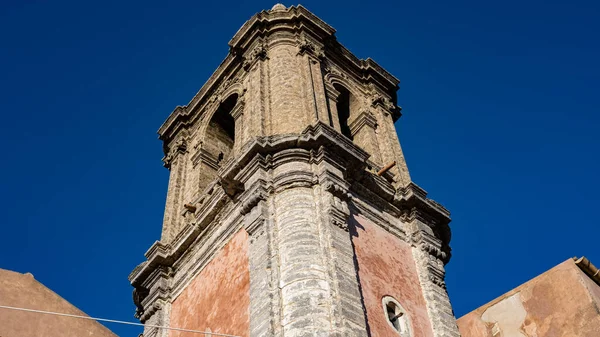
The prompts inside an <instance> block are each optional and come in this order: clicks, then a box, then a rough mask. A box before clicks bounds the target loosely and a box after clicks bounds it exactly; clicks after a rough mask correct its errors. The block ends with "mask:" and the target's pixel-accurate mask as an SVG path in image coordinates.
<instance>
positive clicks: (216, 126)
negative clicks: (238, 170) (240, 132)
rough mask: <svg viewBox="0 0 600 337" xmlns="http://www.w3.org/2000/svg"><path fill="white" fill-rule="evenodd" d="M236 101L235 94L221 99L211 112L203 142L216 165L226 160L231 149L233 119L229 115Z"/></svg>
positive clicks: (233, 129) (233, 128)
mask: <svg viewBox="0 0 600 337" xmlns="http://www.w3.org/2000/svg"><path fill="white" fill-rule="evenodd" d="M236 102H237V95H231V96H229V97H228V98H227V99H226V100H225V101H223V102H222V103H221V105H219V108H218V109H217V111H215V113H214V114H213V116H212V118H211V119H210V122H209V123H208V128H207V129H206V136H205V138H204V144H205V146H206V149H207V150H208V152H209V153H210V154H211V155H212V157H213V159H214V160H215V162H216V164H217V165H219V164H220V163H221V162H223V161H224V160H227V159H228V158H229V155H230V154H231V151H232V150H233V143H234V140H235V121H234V119H233V117H232V116H231V111H232V110H233V108H234V107H235V104H236Z"/></svg>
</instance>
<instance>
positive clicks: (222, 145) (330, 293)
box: [130, 4, 459, 337]
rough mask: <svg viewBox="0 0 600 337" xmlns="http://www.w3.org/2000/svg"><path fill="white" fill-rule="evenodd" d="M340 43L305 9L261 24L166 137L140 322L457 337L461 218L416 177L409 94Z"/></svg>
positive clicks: (250, 25)
mask: <svg viewBox="0 0 600 337" xmlns="http://www.w3.org/2000/svg"><path fill="white" fill-rule="evenodd" d="M334 33H335V30H334V29H333V28H332V27H330V26H329V25H327V24H326V23H325V22H323V21H321V20H320V19H319V18H317V17H316V16H315V15H314V14H312V13H311V12H309V11H308V10H306V9H305V8H304V7H302V6H297V7H294V6H292V7H289V8H287V7H285V6H283V5H281V4H277V5H275V6H274V7H273V8H272V9H271V10H268V11H262V12H260V13H258V14H256V15H254V16H253V17H252V18H251V19H250V20H248V21H247V22H246V23H245V24H244V25H243V26H242V27H241V28H240V30H239V31H238V32H237V34H236V35H235V36H234V37H233V39H232V40H231V41H230V42H229V47H230V52H229V54H228V56H227V57H226V58H225V60H224V61H223V62H222V63H221V65H220V66H219V68H217V70H216V71H215V72H214V74H213V75H212V76H211V77H210V78H209V79H208V81H207V82H206V83H205V84H204V86H203V87H202V88H201V89H200V91H199V92H198V94H196V95H195V96H194V97H193V98H192V100H191V101H190V102H189V103H188V104H187V105H186V106H180V107H177V108H176V109H175V110H174V111H173V112H172V113H171V115H170V116H169V117H168V118H167V120H166V121H165V123H164V124H163V125H162V126H161V127H160V129H159V135H160V139H161V140H162V141H163V148H164V151H165V157H164V159H163V161H164V163H165V166H166V167H167V168H168V169H169V170H170V180H169V187H168V193H167V201H166V207H165V215H164V219H163V230H162V236H161V238H160V241H157V242H156V243H155V244H154V245H152V247H150V249H149V250H148V252H147V253H146V258H147V261H146V262H144V263H142V264H140V265H139V266H138V267H136V269H135V270H134V271H133V272H132V273H131V275H130V281H131V283H132V285H133V286H134V287H135V290H134V302H135V303H136V306H137V308H138V309H137V312H136V315H137V317H138V318H139V319H140V320H141V321H142V322H144V323H146V324H152V325H168V326H171V327H176V328H183V329H193V330H200V331H212V332H217V333H225V334H231V335H237V336H402V337H409V336H415V337H416V336H459V335H458V330H457V328H456V323H455V319H454V315H453V312H452V307H451V305H450V302H449V300H448V296H447V293H446V289H445V283H444V265H445V264H446V263H447V262H448V260H449V258H450V248H449V241H450V231H449V227H448V223H449V221H450V219H449V213H448V211H447V210H446V209H445V208H443V207H442V206H441V205H440V204H438V203H436V202H434V201H432V200H430V199H428V198H427V197H426V192H425V191H423V190H422V189H420V188H419V187H418V186H417V185H415V184H414V183H413V182H412V181H411V179H410V176H409V174H408V169H407V166H406V162H405V160H404V156H403V154H402V149H401V147H400V143H399V141H398V137H397V134H396V131H395V128H394V122H395V121H396V120H397V119H398V118H399V117H400V108H399V107H398V106H397V104H396V91H397V89H398V83H399V81H398V80H397V79H396V78H395V77H394V76H392V75H391V74H389V73H388V72H386V71H385V70H384V69H383V68H381V67H380V66H379V65H378V64H377V63H375V62H374V61H373V60H371V59H367V60H361V59H358V58H356V57H355V56H354V55H352V54H351V53H350V52H349V51H348V50H347V49H346V48H344V47H343V46H342V45H341V44H340V43H339V42H337V40H336V38H335V36H334ZM144 336H146V337H151V336H171V337H173V336H193V334H191V333H185V332H180V331H170V332H169V331H168V330H165V329H157V328H146V330H145V332H144Z"/></svg>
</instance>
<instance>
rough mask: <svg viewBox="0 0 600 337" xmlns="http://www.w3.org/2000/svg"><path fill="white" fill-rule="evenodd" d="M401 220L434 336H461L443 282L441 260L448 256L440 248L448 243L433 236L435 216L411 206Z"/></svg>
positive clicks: (442, 263) (445, 259)
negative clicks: (411, 247) (408, 232)
mask: <svg viewBox="0 0 600 337" xmlns="http://www.w3.org/2000/svg"><path fill="white" fill-rule="evenodd" d="M403 220H404V221H407V222H408V228H409V230H410V231H411V238H412V245H413V256H414V258H415V262H416V264H417V273H418V276H419V280H420V281H421V286H422V288H423V295H424V298H425V303H426V306H427V313H428V314H429V318H430V320H431V324H432V328H433V333H434V336H435V337H460V333H459V331H458V327H457V325H456V318H455V317H454V312H453V310H452V305H451V304H450V299H449V297H448V292H447V291H446V283H445V281H444V278H445V274H446V272H445V270H444V264H445V263H444V261H447V259H448V258H449V256H448V254H447V253H446V252H444V250H443V248H442V247H443V246H444V245H447V243H444V242H443V241H442V240H441V239H440V238H439V237H437V236H436V232H435V228H436V223H435V219H434V218H433V217H432V216H431V215H429V214H427V213H425V212H423V211H421V210H420V209H418V208H416V207H414V208H412V209H410V210H409V211H407V212H406V214H405V215H404V216H403ZM437 225H439V224H437Z"/></svg>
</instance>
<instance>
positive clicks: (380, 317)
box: [351, 215, 433, 337]
mask: <svg viewBox="0 0 600 337" xmlns="http://www.w3.org/2000/svg"><path fill="white" fill-rule="evenodd" d="M351 225H353V226H356V236H354V237H353V243H354V246H355V249H356V256H357V259H358V267H359V270H358V274H359V276H360V283H361V287H362V292H363V297H364V301H365V306H366V309H367V321H368V324H369V328H370V330H371V336H372V337H398V333H397V332H396V331H394V330H393V329H392V328H391V327H390V326H389V325H388V323H387V318H386V316H385V313H384V311H383V307H382V304H381V299H382V298H383V297H384V296H392V297H394V298H395V299H396V300H398V302H400V304H401V305H402V306H403V307H404V309H405V310H406V311H407V312H408V314H409V317H410V322H411V326H412V331H413V337H429V336H433V331H432V330H431V324H430V322H429V316H428V315H427V309H426V307H425V299H424V298H423V293H422V290H421V285H420V283H419V277H418V275H417V269H416V266H415V263H414V259H413V256H412V252H411V247H410V245H408V244H407V243H406V242H403V241H401V240H399V239H398V238H396V237H395V236H393V235H392V234H390V233H388V232H386V231H385V230H383V229H381V228H380V227H379V226H377V225H375V224H373V223H372V222H370V221H369V220H367V219H365V218H364V217H362V216H360V215H359V216H355V217H352V218H351Z"/></svg>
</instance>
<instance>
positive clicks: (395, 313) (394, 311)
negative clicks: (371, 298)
mask: <svg viewBox="0 0 600 337" xmlns="http://www.w3.org/2000/svg"><path fill="white" fill-rule="evenodd" d="M381 303H382V305H383V314H384V315H385V318H386V321H387V322H388V324H389V325H390V326H391V327H392V328H393V329H394V331H396V332H397V333H398V334H399V335H400V336H402V337H411V336H412V334H411V328H410V320H409V318H408V314H407V312H406V310H404V308H403V307H402V306H401V305H400V303H398V301H396V299H394V298H393V297H391V296H385V297H384V298H383V299H382V300H381Z"/></svg>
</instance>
